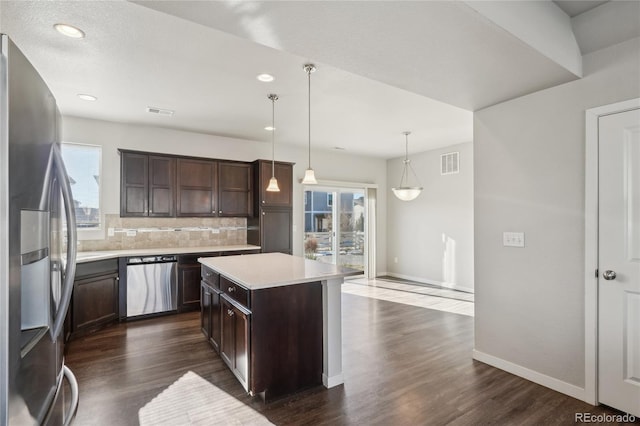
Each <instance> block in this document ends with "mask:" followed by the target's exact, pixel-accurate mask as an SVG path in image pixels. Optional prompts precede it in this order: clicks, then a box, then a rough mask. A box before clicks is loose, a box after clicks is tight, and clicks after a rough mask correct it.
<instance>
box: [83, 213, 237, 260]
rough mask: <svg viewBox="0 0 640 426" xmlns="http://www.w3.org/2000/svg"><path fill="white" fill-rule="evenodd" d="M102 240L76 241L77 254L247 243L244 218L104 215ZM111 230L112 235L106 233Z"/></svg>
mask: <svg viewBox="0 0 640 426" xmlns="http://www.w3.org/2000/svg"><path fill="white" fill-rule="evenodd" d="M104 227H105V235H106V237H105V239H104V240H82V241H78V250H79V251H101V250H123V249H137V248H165V247H210V246H226V245H238V244H246V243H247V219H245V218H237V217H230V218H216V217H206V218H146V217H120V216H119V215H116V214H108V215H105V224H104ZM109 228H113V230H114V233H113V236H108V233H107V230H108V229H109Z"/></svg>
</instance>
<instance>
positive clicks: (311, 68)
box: [302, 64, 318, 185]
mask: <svg viewBox="0 0 640 426" xmlns="http://www.w3.org/2000/svg"><path fill="white" fill-rule="evenodd" d="M315 70H316V66H315V65H313V64H306V65H305V66H304V71H305V72H306V73H307V81H308V87H309V167H307V170H306V171H305V172H304V179H302V184H303V185H317V184H318V181H317V180H316V174H315V172H314V171H313V169H312V168H311V73H312V72H315Z"/></svg>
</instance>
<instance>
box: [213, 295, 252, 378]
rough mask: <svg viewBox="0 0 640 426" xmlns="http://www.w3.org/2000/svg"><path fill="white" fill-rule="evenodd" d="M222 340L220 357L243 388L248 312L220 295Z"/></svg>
mask: <svg viewBox="0 0 640 426" xmlns="http://www.w3.org/2000/svg"><path fill="white" fill-rule="evenodd" d="M220 302H221V303H220V306H221V311H222V312H221V315H222V340H221V341H220V357H221V358H222V360H223V361H224V362H225V363H226V364H227V366H228V367H229V368H230V369H231V371H232V372H233V374H235V376H236V377H237V378H238V380H239V381H240V383H241V384H242V386H243V387H244V388H245V390H248V386H249V318H250V314H249V313H248V312H245V311H244V310H241V309H240V308H239V307H237V306H236V305H234V304H232V302H230V301H229V299H227V296H226V295H223V296H221V301H220Z"/></svg>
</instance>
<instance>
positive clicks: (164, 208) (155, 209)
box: [149, 155, 176, 217]
mask: <svg viewBox="0 0 640 426" xmlns="http://www.w3.org/2000/svg"><path fill="white" fill-rule="evenodd" d="M175 182H176V159H175V158H171V157H162V156H156V155H150V156H149V216H151V217H171V216H175V205H176V202H175V186H176V184H175Z"/></svg>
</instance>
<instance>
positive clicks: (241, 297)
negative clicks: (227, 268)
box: [220, 276, 249, 308]
mask: <svg viewBox="0 0 640 426" xmlns="http://www.w3.org/2000/svg"><path fill="white" fill-rule="evenodd" d="M220 290H222V291H223V292H224V293H225V294H228V295H229V296H230V297H231V298H232V299H233V300H235V301H236V302H238V303H240V304H242V305H244V306H246V307H247V308H248V307H249V290H247V289H246V288H244V287H242V286H241V285H240V284H237V283H234V282H233V281H231V280H229V279H227V278H225V277H223V276H221V277H220Z"/></svg>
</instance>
